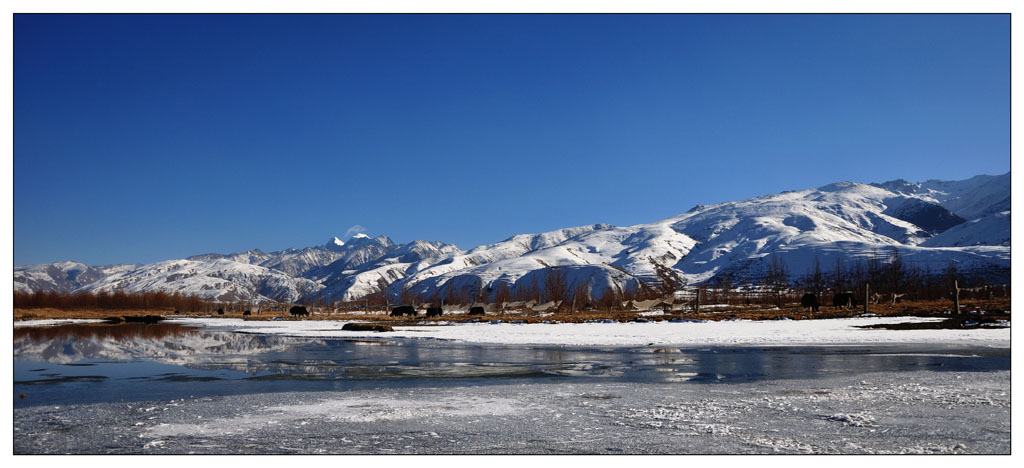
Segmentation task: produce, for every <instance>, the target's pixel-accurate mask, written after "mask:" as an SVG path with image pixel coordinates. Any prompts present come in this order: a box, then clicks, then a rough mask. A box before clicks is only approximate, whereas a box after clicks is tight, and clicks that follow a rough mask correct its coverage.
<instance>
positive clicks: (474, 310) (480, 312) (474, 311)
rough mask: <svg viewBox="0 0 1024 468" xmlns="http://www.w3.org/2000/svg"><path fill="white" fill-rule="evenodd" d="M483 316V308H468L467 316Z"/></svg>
mask: <svg viewBox="0 0 1024 468" xmlns="http://www.w3.org/2000/svg"><path fill="white" fill-rule="evenodd" d="M483 314H484V308H483V307H480V306H475V307H470V308H469V315H483Z"/></svg>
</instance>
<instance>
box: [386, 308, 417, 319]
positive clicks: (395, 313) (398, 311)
mask: <svg viewBox="0 0 1024 468" xmlns="http://www.w3.org/2000/svg"><path fill="white" fill-rule="evenodd" d="M403 315H412V316H415V315H416V308H414V307H413V306H410V305H403V306H398V307H395V308H394V309H391V316H392V317H401V316H403Z"/></svg>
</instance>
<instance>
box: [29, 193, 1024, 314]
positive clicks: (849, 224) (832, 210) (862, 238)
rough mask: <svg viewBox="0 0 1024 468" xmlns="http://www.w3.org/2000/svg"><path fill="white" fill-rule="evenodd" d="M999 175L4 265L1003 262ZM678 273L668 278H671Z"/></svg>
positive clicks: (465, 282) (54, 280)
mask: <svg viewBox="0 0 1024 468" xmlns="http://www.w3.org/2000/svg"><path fill="white" fill-rule="evenodd" d="M1009 204H1010V174H1009V173H1006V174H1003V175H998V176H988V175H981V176H975V177H972V178H969V179H964V180H960V181H939V180H929V181H925V182H920V183H911V182H907V181H906V180H903V179H895V180H891V181H888V182H882V183H871V184H861V183H855V182H848V181H843V182H835V183H832V184H827V185H824V186H821V187H818V188H815V189H806V190H790V191H785V192H781V193H777V194H768V195H763V196H759V197H755V198H750V199H746V200H738V201H730V202H723V203H716V204H710V205H703V204H701V205H696V206H694V207H693V208H691V209H690V210H688V211H687V212H685V213H682V214H679V215H675V216H671V217H669V218H665V219H662V220H659V221H655V222H652V223H647V224H637V225H633V226H613V225H609V224H592V225H584V226H575V227H569V228H563V229H557V230H553V231H548V232H543V233H537V234H517V235H514V236H510V237H509V238H507V239H504V240H502V241H498V242H495V243H491V244H486V245H481V246H477V247H475V248H472V249H470V250H468V251H467V250H463V249H461V248H459V247H457V246H455V245H452V244H446V243H443V242H438V241H432V242H429V241H423V240H414V241H412V242H408V243H405V244H395V243H394V242H393V241H392V240H391V239H390V238H388V237H387V236H383V235H381V236H377V237H373V238H371V237H370V236H367V235H365V234H357V235H356V236H353V237H352V238H350V239H348V240H347V241H342V240H341V239H339V238H337V237H331V238H330V239H329V240H328V242H326V243H325V244H323V245H320V246H313V247H306V248H302V249H285V250H280V251H275V252H263V251H261V250H259V249H253V250H247V251H244V252H237V253H232V254H217V253H210V254H201V255H195V256H191V257H188V258H186V259H182V260H167V261H164V262H156V263H153V264H148V265H115V266H107V267H90V266H88V265H83V264H79V263H74V262H55V263H52V264H44V265H31V266H22V267H15V290H16V291H21V292H33V291H38V290H66V291H71V292H74V291H101V290H112V289H125V290H128V291H136V292H139V291H148V290H165V291H168V292H172V291H178V292H183V293H184V292H189V293H193V294H199V295H202V296H204V297H208V298H211V299H218V300H225V301H233V300H247V301H268V300H282V301H297V300H300V299H302V298H308V297H322V298H324V299H325V300H328V301H333V300H354V299H359V298H362V297H365V296H367V295H370V294H375V293H376V294H379V293H382V292H386V293H387V294H388V295H389V296H390V297H391V298H392V299H398V298H400V297H402V296H403V295H407V294H410V293H411V294H414V295H419V296H421V297H429V296H432V295H435V294H436V295H447V294H451V293H452V292H453V291H462V292H464V291H476V292H475V293H474V294H476V295H479V294H480V292H481V291H483V292H487V293H490V294H493V292H494V291H495V290H497V289H499V288H502V287H507V288H509V289H511V290H516V289H518V288H522V287H529V286H530V285H533V284H535V283H536V282H540V283H543V281H544V279H545V278H546V277H547V275H548V274H550V273H551V272H552V271H556V270H557V271H562V272H564V273H565V274H566V275H567V278H566V279H567V281H568V282H569V285H570V286H571V287H576V286H580V285H582V286H584V287H587V288H589V289H590V291H591V292H592V294H594V295H595V296H600V294H601V292H602V291H604V290H605V289H607V288H616V289H618V290H622V289H624V288H639V287H646V286H649V285H657V284H659V282H661V281H666V275H667V276H668V277H670V278H676V279H677V280H678V282H680V283H683V284H693V283H698V282H702V281H708V280H710V279H712V278H714V277H716V276H719V275H726V274H727V275H732V276H734V277H736V278H741V279H742V278H744V277H754V276H756V275H759V274H761V271H763V269H764V268H765V265H766V260H767V259H768V258H769V256H775V257H778V258H779V259H781V260H782V261H783V262H785V263H786V264H787V266H788V267H789V269H790V270H791V271H793V272H795V273H798V274H799V273H802V272H803V271H804V270H805V269H806V268H808V267H809V265H810V264H811V263H812V262H814V261H815V260H817V261H819V262H821V263H822V264H826V265H828V264H830V262H834V261H836V260H839V261H856V260H864V259H868V258H871V257H872V256H877V255H878V254H879V252H882V251H885V250H890V249H895V250H896V251H898V252H899V253H900V255H901V256H903V258H905V259H906V261H909V262H912V263H916V264H918V265H920V266H922V267H923V268H926V269H930V270H936V269H942V268H943V267H944V266H946V265H948V264H949V263H950V262H954V263H957V264H958V265H960V266H962V268H963V269H965V270H979V271H981V270H985V269H989V270H993V271H1003V270H1005V271H1007V272H1008V270H1009V257H1010V255H1009V250H1010V237H1009V231H1010V229H1009V222H1010V209H1009V208H1010V205H1009ZM673 281H675V280H673Z"/></svg>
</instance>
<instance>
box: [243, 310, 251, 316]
mask: <svg viewBox="0 0 1024 468" xmlns="http://www.w3.org/2000/svg"><path fill="white" fill-rule="evenodd" d="M242 315H243V316H244V315H252V311H251V310H247V311H245V312H242Z"/></svg>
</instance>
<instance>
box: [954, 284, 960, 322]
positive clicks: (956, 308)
mask: <svg viewBox="0 0 1024 468" xmlns="http://www.w3.org/2000/svg"><path fill="white" fill-rule="evenodd" d="M953 311H954V313H955V314H956V315H957V317H959V316H960V285H959V284H957V282H956V280H953Z"/></svg>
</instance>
